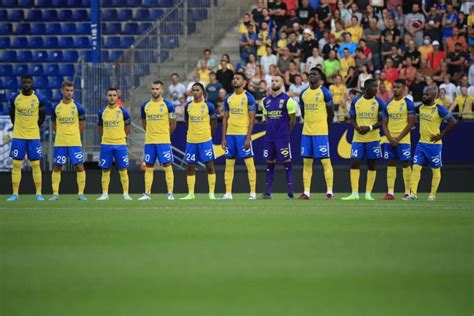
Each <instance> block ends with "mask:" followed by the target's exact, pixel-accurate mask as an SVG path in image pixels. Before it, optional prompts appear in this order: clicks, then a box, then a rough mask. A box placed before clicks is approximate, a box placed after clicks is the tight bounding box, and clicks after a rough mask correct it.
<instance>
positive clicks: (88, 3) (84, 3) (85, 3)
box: [68, 0, 91, 8]
mask: <svg viewBox="0 0 474 316" xmlns="http://www.w3.org/2000/svg"><path fill="white" fill-rule="evenodd" d="M69 1H74V3H76V2H77V0H68V3H69ZM82 6H83V7H86V8H90V6H91V0H82Z"/></svg>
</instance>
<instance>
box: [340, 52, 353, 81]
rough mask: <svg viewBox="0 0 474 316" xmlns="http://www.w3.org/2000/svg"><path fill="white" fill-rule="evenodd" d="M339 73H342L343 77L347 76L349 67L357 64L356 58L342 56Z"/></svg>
mask: <svg viewBox="0 0 474 316" xmlns="http://www.w3.org/2000/svg"><path fill="white" fill-rule="evenodd" d="M339 65H340V66H339V73H340V74H341V76H342V78H344V77H346V76H347V74H348V73H349V68H350V67H351V66H352V67H355V66H356V62H355V60H354V58H353V57H350V56H349V58H345V57H343V58H341V59H339Z"/></svg>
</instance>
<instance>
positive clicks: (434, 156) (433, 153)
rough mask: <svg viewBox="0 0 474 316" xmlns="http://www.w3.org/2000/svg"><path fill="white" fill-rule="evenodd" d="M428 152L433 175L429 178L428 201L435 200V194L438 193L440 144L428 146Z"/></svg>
mask: <svg viewBox="0 0 474 316" xmlns="http://www.w3.org/2000/svg"><path fill="white" fill-rule="evenodd" d="M428 146H429V147H428V148H429V152H430V166H431V171H432V173H433V177H432V178H431V191H430V195H429V197H428V201H435V200H436V192H438V187H439V184H440V182H441V167H442V166H443V164H442V161H441V148H442V145H441V144H430V145H428Z"/></svg>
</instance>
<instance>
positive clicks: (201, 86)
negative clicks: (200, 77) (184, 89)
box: [191, 82, 206, 94]
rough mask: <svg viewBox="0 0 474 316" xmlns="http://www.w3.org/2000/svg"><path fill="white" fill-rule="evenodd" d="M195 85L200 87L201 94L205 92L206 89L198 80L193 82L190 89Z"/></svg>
mask: <svg viewBox="0 0 474 316" xmlns="http://www.w3.org/2000/svg"><path fill="white" fill-rule="evenodd" d="M196 86H198V87H199V88H201V90H202V93H203V94H204V93H206V89H204V85H203V84H202V83H200V82H195V83H193V85H192V86H191V90H192V89H193V88H194V87H196Z"/></svg>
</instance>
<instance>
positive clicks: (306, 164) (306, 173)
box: [303, 158, 332, 196]
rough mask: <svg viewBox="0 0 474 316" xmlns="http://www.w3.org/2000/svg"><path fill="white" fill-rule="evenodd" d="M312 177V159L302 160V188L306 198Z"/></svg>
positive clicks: (309, 190)
mask: <svg viewBox="0 0 474 316" xmlns="http://www.w3.org/2000/svg"><path fill="white" fill-rule="evenodd" d="M325 160H326V159H325ZM321 163H322V161H321ZM323 166H324V165H323ZM331 169H332V167H331ZM312 177H313V158H303V186H304V193H305V194H306V195H308V196H309V193H310V192H311V178H312ZM326 185H327V183H326Z"/></svg>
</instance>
